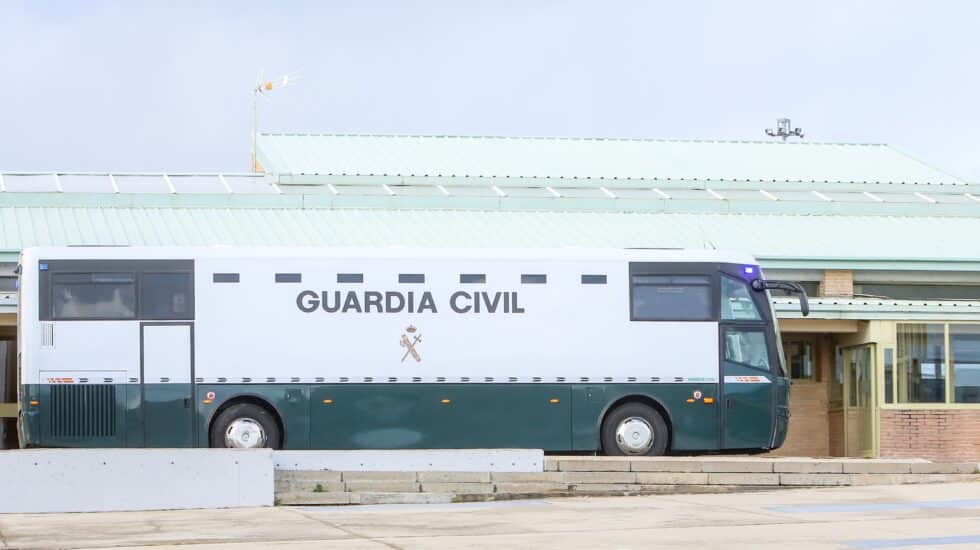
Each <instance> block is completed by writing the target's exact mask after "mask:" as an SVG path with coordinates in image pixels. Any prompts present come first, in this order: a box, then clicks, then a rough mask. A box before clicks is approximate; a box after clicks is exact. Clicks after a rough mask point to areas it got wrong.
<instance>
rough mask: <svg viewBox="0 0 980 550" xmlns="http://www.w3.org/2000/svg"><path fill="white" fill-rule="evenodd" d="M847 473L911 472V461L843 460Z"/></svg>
mask: <svg viewBox="0 0 980 550" xmlns="http://www.w3.org/2000/svg"><path fill="white" fill-rule="evenodd" d="M843 466H844V473H845V474H909V473H912V464H911V463H909V462H879V461H876V460H846V461H844V462H843Z"/></svg>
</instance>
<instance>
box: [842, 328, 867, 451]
mask: <svg viewBox="0 0 980 550" xmlns="http://www.w3.org/2000/svg"><path fill="white" fill-rule="evenodd" d="M874 356H875V354H874V345H872V344H866V345H863V346H856V347H853V348H847V349H845V350H844V365H843V366H844V454H845V455H846V456H856V457H873V456H874V453H875V430H874V422H875V399H874V387H875V385H874V384H873V383H872V378H871V377H872V376H873V374H874Z"/></svg>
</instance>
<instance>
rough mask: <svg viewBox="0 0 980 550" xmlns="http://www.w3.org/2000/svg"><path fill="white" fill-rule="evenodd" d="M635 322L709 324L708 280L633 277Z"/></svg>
mask: <svg viewBox="0 0 980 550" xmlns="http://www.w3.org/2000/svg"><path fill="white" fill-rule="evenodd" d="M631 283H632V285H633V288H632V293H631V294H632V300H633V304H632V319H633V320H634V321H710V320H711V318H712V307H711V302H712V299H711V278H710V277H708V276H705V275H633V277H632V280H631Z"/></svg>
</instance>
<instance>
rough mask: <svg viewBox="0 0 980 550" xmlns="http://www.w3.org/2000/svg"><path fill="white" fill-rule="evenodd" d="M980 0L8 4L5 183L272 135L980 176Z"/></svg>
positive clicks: (219, 156) (207, 158)
mask: <svg viewBox="0 0 980 550" xmlns="http://www.w3.org/2000/svg"><path fill="white" fill-rule="evenodd" d="M977 21H980V2H973V1H967V0H962V1H960V2H955V1H948V0H937V1H935V2H921V1H915V2H913V1H902V0H891V1H877V0H863V1H860V2H855V1H853V0H847V1H843V0H823V1H821V2H806V3H803V2H786V1H785V0H782V1H762V0H743V1H734V0H731V1H718V2H712V1H695V0H692V1H688V2H678V1H676V0H675V1H671V2H660V1H652V0H650V1H637V2H627V1H617V0H609V1H605V2H595V1H582V2H579V1H559V0H524V1H508V0H494V1H479V0H467V1H459V0H456V1H450V0H446V1H423V0H417V1H408V0H405V1H397V2H396V1H382V0H358V1H354V0H350V1H347V2H338V1H308V2H306V1H274V0H265V1H261V2H259V1H251V0H236V1H189V0H188V1H185V0H171V1H163V0H160V1H158V2H138V1H123V0H117V1H115V2H109V1H97V0H93V1H82V0H78V1H75V2H67V1H57V0H35V1H22V0H0V37H2V39H0V69H2V73H0V78H2V82H3V84H2V85H0V124H2V128H0V171H20V170H24V171H27V170H30V171H54V170H58V171H116V172H140V171H148V172H157V171H165V172H172V173H176V172H217V171H221V172H244V171H247V170H248V169H249V151H250V136H251V128H252V89H253V88H254V87H255V84H256V81H257V77H258V76H259V74H260V73H261V74H263V75H264V76H265V77H267V78H273V77H278V76H281V75H283V74H288V75H290V76H291V77H292V78H293V79H294V83H293V84H291V85H290V86H287V87H285V88H282V89H278V90H276V89H274V90H273V91H272V92H270V93H268V94H267V95H266V96H265V97H262V98H260V100H259V104H258V127H259V130H260V131H262V132H294V133H296V132H312V133H399V134H462V135H506V136H529V135H534V136H585V137H649V138H679V139H733V140H760V139H769V138H767V137H766V136H765V134H764V129H765V128H767V127H772V126H773V125H774V124H775V120H776V119H777V118H780V117H788V118H791V119H792V121H793V125H794V126H799V127H802V128H803V130H804V132H805V134H806V137H805V140H806V141H811V142H812V141H820V142H826V141H831V142H848V143H889V144H891V145H893V146H895V147H897V148H898V149H900V150H902V151H904V152H906V153H908V154H910V155H912V156H914V157H917V158H919V159H921V160H923V161H925V162H927V163H929V164H931V165H934V166H936V167H938V168H940V169H942V170H944V171H946V172H949V173H951V174H954V175H956V176H959V177H961V178H965V179H967V180H969V181H974V182H980V70H978V67H980V62H978V60H980V39H978V38H977V29H978V27H977Z"/></svg>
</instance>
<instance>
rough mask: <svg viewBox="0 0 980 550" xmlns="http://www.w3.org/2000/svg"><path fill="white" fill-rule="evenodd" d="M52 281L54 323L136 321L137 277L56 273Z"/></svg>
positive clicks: (132, 275)
mask: <svg viewBox="0 0 980 550" xmlns="http://www.w3.org/2000/svg"><path fill="white" fill-rule="evenodd" d="M52 279H53V280H52V283H53V284H52V285H51V306H52V314H53V318H54V319H59V320H80V319H132V318H133V317H134V316H135V314H136V276H135V274H133V273H56V274H54V276H53V278H52Z"/></svg>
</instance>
